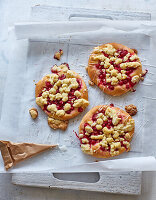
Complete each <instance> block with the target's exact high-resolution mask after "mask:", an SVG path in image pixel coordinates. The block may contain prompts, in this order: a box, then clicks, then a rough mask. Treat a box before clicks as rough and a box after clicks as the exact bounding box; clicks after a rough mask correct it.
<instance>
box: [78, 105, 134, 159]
mask: <svg viewBox="0 0 156 200" xmlns="http://www.w3.org/2000/svg"><path fill="white" fill-rule="evenodd" d="M107 109H109V110H114V111H115V113H116V114H117V116H120V117H121V116H122V118H121V120H120V122H119V123H118V124H117V125H114V126H113V125H112V127H113V128H112V127H111V128H110V129H108V130H113V131H112V133H111V134H108V133H107V134H108V135H107V134H106V132H103V133H102V130H103V129H104V128H105V127H106V126H105V125H104V126H103V125H101V126H102V129H101V130H99V131H101V132H99V134H98V135H97V134H96V135H97V136H98V137H99V135H102V134H103V139H101V140H97V141H98V142H96V143H95V144H94V143H93V142H94V139H91V137H93V136H94V134H95V132H96V130H95V129H94V127H93V126H92V125H93V123H94V122H95V121H93V115H94V114H95V113H101V111H104V112H105V113H107V112H108V110H107ZM104 112H102V113H104ZM105 116H106V115H105ZM96 119H98V117H97V118H96ZM103 119H104V118H103ZM92 122H93V123H92ZM103 122H104V120H103ZM104 123H105V122H104ZM130 123H132V126H131V128H130V127H129V131H126V132H125V133H122V134H121V131H122V129H121V130H120V131H119V130H118V131H117V132H118V133H120V134H121V135H120V134H119V136H118V137H117V138H116V141H115V137H114V134H116V132H115V130H117V127H118V125H119V124H123V125H124V126H123V127H124V128H125V127H128V125H129V124H130ZM86 124H87V125H86ZM88 124H89V125H88ZM90 124H92V125H91V126H90ZM96 125H97V121H96ZM86 126H90V127H91V128H92V129H93V132H91V133H89V134H88V132H87V134H88V136H86V128H85V127H86ZM119 126H120V125H119ZM87 128H88V127H87ZM124 128H123V130H124ZM87 130H90V129H87ZM106 130H107V129H106ZM125 130H127V128H125ZM133 134H134V120H133V119H132V117H131V116H130V115H129V114H128V113H126V112H125V111H124V110H121V109H120V108H117V107H113V106H108V105H100V106H96V107H94V108H92V109H91V110H90V111H89V112H88V113H87V114H86V115H85V116H84V117H83V119H82V121H81V123H80V126H79V138H80V142H81V149H82V151H83V152H84V153H86V154H89V155H92V156H95V157H98V158H109V157H113V156H117V155H120V154H121V153H123V152H125V151H129V150H130V144H129V142H130V141H131V139H132V137H133ZM105 137H106V138H105ZM113 137H114V138H113ZM83 138H87V139H88V141H89V143H88V142H87V140H85V143H83ZM108 138H109V139H110V140H112V139H113V141H112V142H111V143H107V145H108V146H107V148H108V149H105V148H106V147H104V149H103V148H102V147H103V146H102V147H101V145H102V144H105V140H108ZM111 138H112V139H111ZM121 138H124V141H125V143H126V144H127V146H126V148H125V145H123V143H122V144H121V148H119V149H117V150H115V151H117V153H116V152H115V151H112V152H111V145H112V144H113V143H116V142H117V143H118V142H122V141H120V139H121ZM103 140H104V143H103ZM118 140H119V141H118ZM121 140H123V139H121ZM114 152H115V153H114Z"/></svg>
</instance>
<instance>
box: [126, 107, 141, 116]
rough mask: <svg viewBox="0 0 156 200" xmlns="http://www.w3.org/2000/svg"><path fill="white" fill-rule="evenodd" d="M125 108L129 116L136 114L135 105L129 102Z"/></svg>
mask: <svg viewBox="0 0 156 200" xmlns="http://www.w3.org/2000/svg"><path fill="white" fill-rule="evenodd" d="M125 110H126V112H127V113H128V114H130V115H131V116H134V115H136V114H137V112H138V110H137V107H136V106H135V105H133V104H130V105H128V106H125Z"/></svg>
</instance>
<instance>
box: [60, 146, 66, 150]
mask: <svg viewBox="0 0 156 200" xmlns="http://www.w3.org/2000/svg"><path fill="white" fill-rule="evenodd" d="M59 149H60V150H61V151H67V147H66V146H65V145H62V146H59Z"/></svg>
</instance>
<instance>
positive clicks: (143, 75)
mask: <svg viewBox="0 0 156 200" xmlns="http://www.w3.org/2000/svg"><path fill="white" fill-rule="evenodd" d="M147 72H148V70H147V69H145V70H143V71H142V76H141V80H142V81H143V80H144V77H145V75H146V74H147Z"/></svg>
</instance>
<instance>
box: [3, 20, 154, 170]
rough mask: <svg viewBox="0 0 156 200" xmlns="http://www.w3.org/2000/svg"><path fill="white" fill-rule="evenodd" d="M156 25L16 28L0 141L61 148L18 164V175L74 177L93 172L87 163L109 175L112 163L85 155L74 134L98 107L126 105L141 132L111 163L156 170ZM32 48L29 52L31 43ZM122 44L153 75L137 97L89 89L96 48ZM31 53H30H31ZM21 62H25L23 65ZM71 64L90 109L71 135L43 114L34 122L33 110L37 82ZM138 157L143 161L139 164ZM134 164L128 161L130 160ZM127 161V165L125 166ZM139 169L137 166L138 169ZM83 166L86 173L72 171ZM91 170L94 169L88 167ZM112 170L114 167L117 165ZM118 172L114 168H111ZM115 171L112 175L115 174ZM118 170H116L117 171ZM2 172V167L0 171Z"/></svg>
mask: <svg viewBox="0 0 156 200" xmlns="http://www.w3.org/2000/svg"><path fill="white" fill-rule="evenodd" d="M155 28H156V26H155V24H149V22H148V24H147V23H145V22H141V23H138V22H133V23H132V22H98V23H97V22H55V23H27V24H17V25H16V26H15V31H16V36H17V38H18V39H29V41H24V40H17V41H16V40H15V38H14V33H12V36H11V37H10V38H11V40H13V41H14V43H11V44H12V45H13V46H11V47H10V48H11V54H10V66H9V74H8V79H7V85H6V88H5V96H4V101H3V110H2V118H1V122H0V123H1V127H0V132H1V139H3V140H11V141H14V142H34V143H45V144H47V143H50V144H56V143H57V144H59V147H60V148H58V149H56V150H53V151H49V152H45V153H43V154H42V155H39V156H37V157H35V158H32V159H30V160H27V161H25V162H23V163H22V164H19V165H18V166H17V167H16V169H13V170H11V171H13V172H15V171H16V172H22V171H34V172H35V171H44V170H49V169H50V170H52V171H55V172H56V171H59V170H60V171H64V170H63V169H65V168H68V167H70V170H71V172H72V169H73V171H74V170H75V169H76V171H83V170H84V171H89V168H90V167H89V168H88V167H86V166H88V165H84V164H86V163H94V162H95V161H96V160H101V161H102V162H98V163H94V164H93V166H92V170H95V171H96V169H99V168H98V166H103V167H102V168H101V170H106V169H108V168H109V167H108V166H109V165H108V163H109V162H106V161H103V160H104V159H96V158H93V157H91V156H88V155H85V154H83V153H82V152H81V149H80V146H79V145H80V144H79V140H78V139H77V137H76V136H75V134H74V132H73V131H76V132H77V133H78V126H79V124H80V121H81V119H82V117H83V116H84V114H85V113H86V112H87V111H89V110H90V109H91V108H92V107H93V106H96V105H101V104H110V103H114V105H115V106H117V107H120V108H122V109H124V106H125V105H128V104H135V105H136V106H137V108H138V114H137V115H136V116H134V119H135V123H136V129H135V134H134V137H133V140H132V142H131V151H130V152H129V153H124V154H122V155H120V156H118V157H116V158H112V159H111V160H112V161H111V162H112V163H113V162H114V164H115V166H118V169H120V170H124V169H125V170H127V166H128V168H129V170H137V167H136V166H137V163H138V161H139V162H141V166H140V165H138V169H139V170H142V171H144V170H150V168H151V170H154V166H155V169H156V162H155V159H154V158H151V157H150V158H148V157H147V159H149V160H150V161H151V162H149V160H147V161H148V163H147V161H146V157H143V158H142V156H154V157H155V154H156V153H155V152H156V141H155V123H154V119H155V111H156V109H155V108H156V105H155V99H156V94H155V92H154V91H155V87H156V86H155V84H154V83H155V71H156V70H155V66H154V64H155V63H154V59H155V56H154V51H155V45H154V44H155V43H156V39H155ZM27 42H28V49H27V48H25V47H26V43H27ZM108 42H117V43H122V44H125V45H127V46H129V47H130V48H135V49H137V50H138V55H139V57H140V59H141V62H142V65H143V68H144V69H148V70H149V73H148V74H147V76H146V78H145V80H144V82H140V83H139V84H138V86H137V87H136V92H134V93H128V94H126V95H123V96H121V97H111V96H108V95H106V94H104V93H103V92H101V91H100V89H99V88H98V87H96V86H94V87H91V86H89V85H88V80H89V77H88V75H87V73H86V70H85V67H86V65H87V62H88V57H89V54H90V52H91V51H92V49H93V47H94V46H97V45H100V44H103V43H108ZM58 49H63V51H64V54H63V56H62V57H61V61H56V60H54V59H53V55H54V53H55V52H56V51H57V50H58ZM26 50H27V51H26ZM21 58H22V59H21ZM62 62H67V63H68V64H69V66H70V68H71V69H72V70H74V71H76V72H78V73H79V74H80V75H81V76H82V77H83V79H84V81H85V83H86V85H87V87H88V93H89V101H90V106H88V108H87V109H86V110H85V111H84V112H83V113H81V114H80V115H79V116H77V117H76V118H74V119H72V120H70V122H69V127H68V129H67V130H66V131H65V132H63V131H60V130H52V129H50V128H49V126H48V124H47V116H46V115H45V114H44V113H43V111H41V109H40V108H38V111H39V117H38V119H37V120H35V121H33V120H32V119H31V118H30V116H29V112H28V111H29V108H31V107H37V105H36V104H35V92H34V91H35V82H37V81H38V80H40V79H41V78H42V77H43V76H44V75H46V74H48V73H50V68H51V67H52V66H53V65H54V64H55V63H56V64H58V65H59V64H60V63H62ZM134 157H140V158H139V160H136V158H134ZM128 158H129V159H130V160H129V159H128ZM122 160H124V162H125V165H123V163H122V162H121V161H122ZM132 163H133V164H135V165H133V164H132ZM76 165H81V167H80V168H79V167H76V168H75V167H73V166H76ZM89 166H90V165H89ZM112 166H113V164H112ZM112 168H113V167H112ZM112 168H111V169H112ZM114 169H116V168H114ZM1 170H2V171H3V166H2V165H0V171H1Z"/></svg>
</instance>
